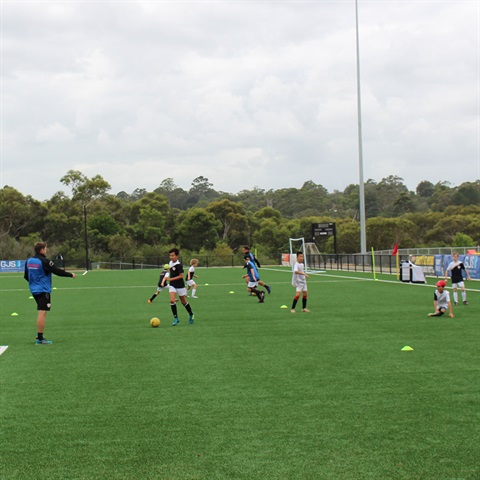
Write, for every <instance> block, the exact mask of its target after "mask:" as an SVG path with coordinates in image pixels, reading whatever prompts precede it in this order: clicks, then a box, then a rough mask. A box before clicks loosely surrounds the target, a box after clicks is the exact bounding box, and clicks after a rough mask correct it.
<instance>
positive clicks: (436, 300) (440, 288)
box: [428, 280, 454, 318]
mask: <svg viewBox="0 0 480 480" xmlns="http://www.w3.org/2000/svg"><path fill="white" fill-rule="evenodd" d="M436 286H437V289H436V290H435V292H434V294H433V306H434V308H435V312H434V313H429V314H428V316H429V317H441V316H442V315H443V314H444V313H445V312H446V311H447V308H448V310H449V311H450V313H449V316H450V317H451V318H454V315H453V309H452V302H451V301H450V294H449V293H448V292H447V291H446V290H445V287H446V286H447V284H446V283H445V282H444V281H443V280H440V281H439V282H437V285H436Z"/></svg>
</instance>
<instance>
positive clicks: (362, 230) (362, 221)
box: [355, 0, 367, 254]
mask: <svg viewBox="0 0 480 480" xmlns="http://www.w3.org/2000/svg"><path fill="white" fill-rule="evenodd" d="M355 20H356V22H355V25H356V33H357V114H358V169H359V177H360V178H359V182H358V183H359V185H358V187H359V190H360V191H359V199H360V253H363V254H365V253H367V233H366V222H365V188H364V183H363V140H362V102H361V91H360V46H359V40H358V1H357V0H355Z"/></svg>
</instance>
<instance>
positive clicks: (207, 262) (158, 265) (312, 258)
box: [55, 253, 435, 275]
mask: <svg viewBox="0 0 480 480" xmlns="http://www.w3.org/2000/svg"><path fill="white" fill-rule="evenodd" d="M423 257H424V258H423ZM423 257H422V258H423V262H422V263H420V262H418V261H417V265H420V266H421V267H422V269H423V271H424V272H425V274H426V275H435V272H434V263H433V258H434V256H433V255H425V256H423ZM195 258H196V259H197V260H198V262H199V263H198V267H203V268H211V267H242V266H243V265H244V264H245V262H244V259H243V255H241V254H237V255H222V256H213V255H198V256H196V257H195ZM282 258H283V257H282V255H279V258H278V261H277V263H273V262H272V261H270V262H266V263H265V264H264V263H263V262H262V266H265V267H266V266H269V267H274V266H282ZM417 259H418V257H417ZM404 260H409V256H408V255H400V256H399V264H401V262H402V261H404ZM180 261H181V262H182V263H183V265H184V266H188V265H189V264H190V258H181V257H180ZM260 261H261V259H260ZM168 262H169V259H168V258H163V257H133V258H128V259H124V260H120V259H114V260H111V261H90V264H89V266H88V270H96V269H106V270H139V269H163V266H164V265H165V264H166V263H168ZM55 263H56V265H57V266H59V267H60V268H65V269H67V270H68V269H85V270H87V267H86V262H85V259H83V260H80V259H71V260H69V259H64V260H63V261H62V260H56V261H55ZM283 265H284V266H288V265H289V264H288V263H285V262H284V263H283ZM306 265H307V269H308V270H342V271H355V272H373V271H374V270H375V271H376V272H379V273H388V274H394V273H396V271H397V259H396V257H395V256H392V255H386V254H375V255H374V256H373V257H372V255H371V254H359V253H355V254H336V255H335V254H307V255H306Z"/></svg>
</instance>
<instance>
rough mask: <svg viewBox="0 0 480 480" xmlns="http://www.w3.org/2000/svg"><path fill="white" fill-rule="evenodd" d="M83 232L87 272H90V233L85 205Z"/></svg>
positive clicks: (84, 205) (85, 206)
mask: <svg viewBox="0 0 480 480" xmlns="http://www.w3.org/2000/svg"><path fill="white" fill-rule="evenodd" d="M83 230H84V233H85V263H86V266H85V270H89V268H88V267H89V260H88V232H87V205H86V204H85V203H84V204H83Z"/></svg>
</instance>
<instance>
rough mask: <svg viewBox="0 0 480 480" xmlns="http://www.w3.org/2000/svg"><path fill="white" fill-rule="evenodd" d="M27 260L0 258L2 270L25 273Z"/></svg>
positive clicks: (0, 269) (0, 268)
mask: <svg viewBox="0 0 480 480" xmlns="http://www.w3.org/2000/svg"><path fill="white" fill-rule="evenodd" d="M24 271H25V260H0V272H2V273H3V272H10V273H23V272H24Z"/></svg>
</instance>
